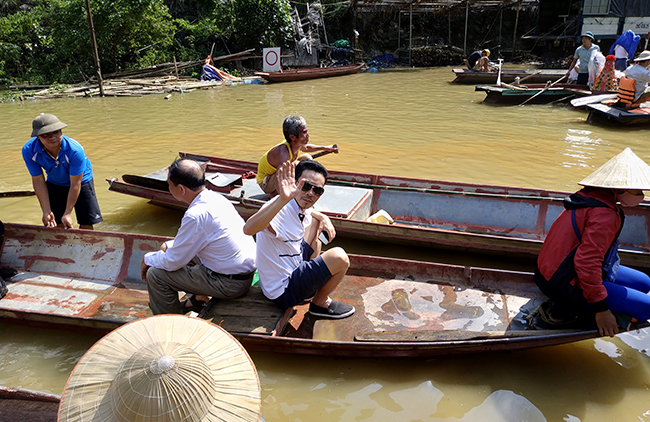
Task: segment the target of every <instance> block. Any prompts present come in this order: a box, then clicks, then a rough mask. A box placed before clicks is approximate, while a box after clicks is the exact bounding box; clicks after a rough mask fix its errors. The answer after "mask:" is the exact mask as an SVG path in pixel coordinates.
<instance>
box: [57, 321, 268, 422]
mask: <svg viewBox="0 0 650 422" xmlns="http://www.w3.org/2000/svg"><path fill="white" fill-rule="evenodd" d="M261 404H262V403H261V395H260V383H259V378H258V376H257V371H256V370H255V366H254V365H253V363H252V362H251V360H250V357H249V356H248V354H247V353H246V351H245V350H244V349H243V347H242V346H241V345H240V344H239V343H238V342H237V340H235V339H234V338H233V337H232V336H231V335H230V334H228V333H227V332H226V331H225V330H223V329H222V328H221V327H218V326H216V325H214V324H212V323H210V322H208V321H205V320H203V319H199V318H190V317H185V316H180V315H160V316H154V317H149V318H144V319H140V320H136V321H134V322H131V323H129V324H126V325H124V326H122V327H120V328H118V329H117V330H115V331H113V332H111V333H110V334H108V335H107V336H105V337H104V338H102V339H101V340H99V341H98V342H97V343H95V345H94V346H93V347H91V348H90V350H88V352H86V354H85V355H84V356H83V357H82V358H81V360H80V361H79V363H78V364H77V366H76V367H75V369H74V371H73V372H72V375H71V376H70V379H68V384H67V385H66V387H65V390H64V391H63V396H62V397H61V405H60V407H59V418H58V420H59V421H64V422H86V421H87V422H90V421H93V422H108V421H118V422H145V421H146V422H172V421H173V422H199V421H201V422H204V421H205V422H208V421H210V422H211V421H223V422H229V421H237V422H243V421H257V420H259V418H260V411H261Z"/></svg>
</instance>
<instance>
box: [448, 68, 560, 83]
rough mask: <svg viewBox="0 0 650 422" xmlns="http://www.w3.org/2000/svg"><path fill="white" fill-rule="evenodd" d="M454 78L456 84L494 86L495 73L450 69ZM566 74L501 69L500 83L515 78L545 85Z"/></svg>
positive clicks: (553, 71)
mask: <svg viewBox="0 0 650 422" xmlns="http://www.w3.org/2000/svg"><path fill="white" fill-rule="evenodd" d="M451 70H452V71H453V72H454V75H455V76H456V79H454V80H453V82H454V83H457V84H471V85H479V84H496V83H497V72H477V71H475V70H471V69H467V68H463V67H454V68H452V69H451ZM565 74H566V70H562V69H502V70H501V81H502V82H507V83H511V82H514V81H515V78H519V79H520V80H521V79H524V78H527V79H526V83H529V84H536V83H546V82H548V81H551V82H554V81H556V80H557V79H559V78H560V77H562V76H564V75H565Z"/></svg>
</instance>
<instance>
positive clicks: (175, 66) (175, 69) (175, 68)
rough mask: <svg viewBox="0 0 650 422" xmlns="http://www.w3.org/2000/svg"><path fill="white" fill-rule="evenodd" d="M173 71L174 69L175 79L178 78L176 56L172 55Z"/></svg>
mask: <svg viewBox="0 0 650 422" xmlns="http://www.w3.org/2000/svg"><path fill="white" fill-rule="evenodd" d="M174 71H176V79H178V66H177V65H176V56H174Z"/></svg>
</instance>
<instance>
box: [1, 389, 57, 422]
mask: <svg viewBox="0 0 650 422" xmlns="http://www.w3.org/2000/svg"><path fill="white" fill-rule="evenodd" d="M60 402H61V396H60V395H58V394H52V393H43V392H41V391H34V390H28V389H25V388H15V387H6V386H4V385H0V415H1V416H0V419H1V420H2V422H28V421H29V422H36V421H38V422H56V420H57V416H58V412H59V403H60Z"/></svg>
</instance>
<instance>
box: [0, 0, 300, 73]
mask: <svg viewBox="0 0 650 422" xmlns="http://www.w3.org/2000/svg"><path fill="white" fill-rule="evenodd" d="M90 4H91V7H92V14H93V22H94V27H95V34H96V38H97V45H98V51H99V56H100V58H101V67H102V72H103V73H104V74H108V73H112V72H119V71H122V70H129V69H136V68H141V67H146V66H150V65H154V64H157V63H163V62H169V61H171V60H172V57H174V56H175V57H176V58H177V60H179V61H184V60H202V59H203V58H204V57H205V55H206V54H208V53H209V52H210V47H211V46H212V45H213V44H216V45H218V46H217V49H216V51H215V54H216V53H217V52H219V51H220V50H221V48H222V47H223V46H224V44H225V43H229V44H230V46H231V47H232V48H234V49H239V48H241V49H243V48H258V47H266V46H282V45H284V44H285V43H286V41H287V40H288V39H289V36H290V31H291V18H290V12H291V6H290V5H289V3H288V1H287V0H91V1H90ZM1 10H2V13H1V14H0V84H3V83H9V82H12V81H15V80H28V81H30V82H32V83H42V82H54V81H62V82H63V81H73V80H80V79H82V78H86V77H88V76H92V75H94V56H93V50H92V45H91V41H90V32H89V29H88V21H87V14H86V6H85V0H32V1H31V2H29V3H26V4H24V5H23V4H21V5H18V3H16V4H14V3H12V7H3V8H2V9H1ZM217 43H218V44H217Z"/></svg>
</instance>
